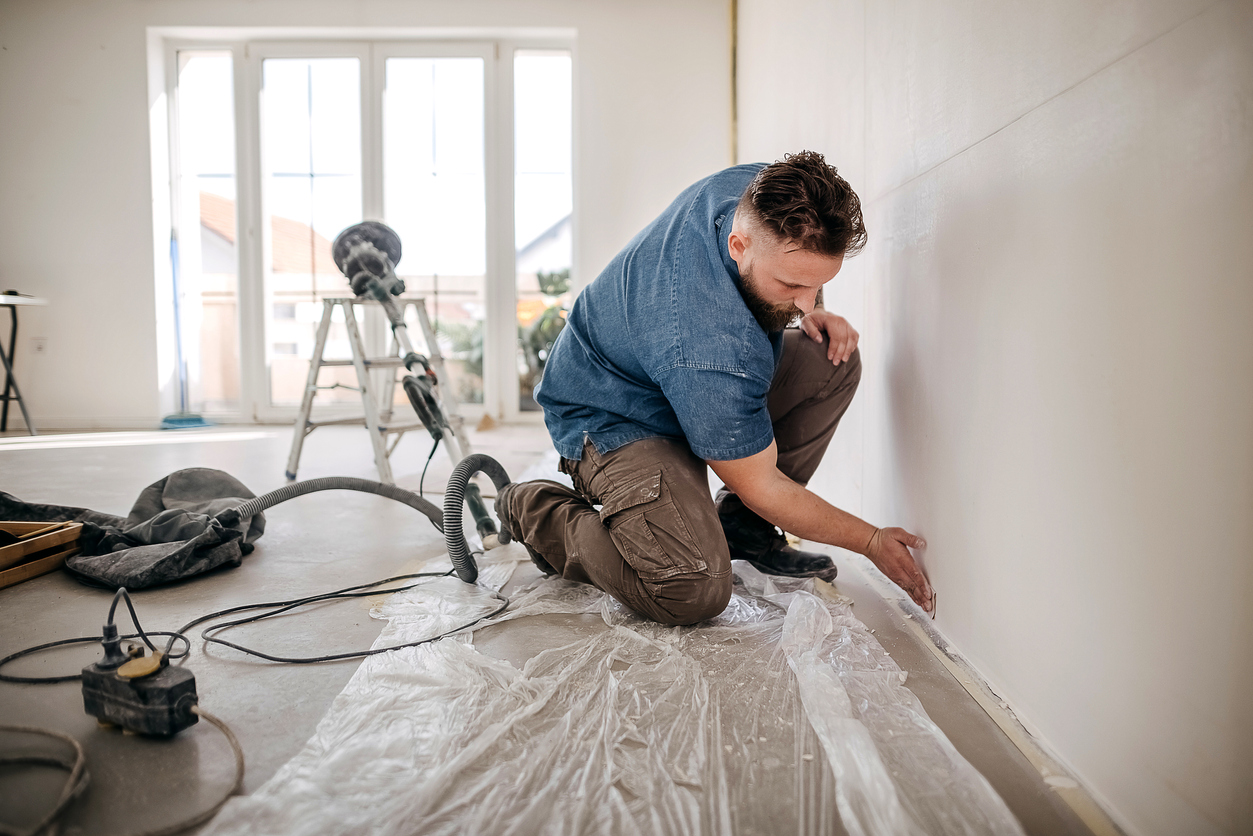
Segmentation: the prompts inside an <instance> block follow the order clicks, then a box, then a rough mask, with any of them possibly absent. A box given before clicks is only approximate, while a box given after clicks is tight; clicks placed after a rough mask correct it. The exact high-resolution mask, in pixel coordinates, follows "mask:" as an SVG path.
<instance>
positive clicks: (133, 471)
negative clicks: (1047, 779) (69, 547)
mask: <svg viewBox="0 0 1253 836" xmlns="http://www.w3.org/2000/svg"><path fill="white" fill-rule="evenodd" d="M241 432H242V433H249V434H252V436H251V437H246V438H241V437H240V436H239V433H241ZM176 435H177V434H176ZM117 437H118V436H116V435H114V436H112V438H114V439H116V438H117ZM146 438H148V437H138V438H137V439H136V440H145V439H146ZM193 438H194V439H195V440H194V441H193V440H191V439H193ZM471 440H472V444H473V445H474V447H475V449H476V451H479V452H484V453H487V454H489V455H492V456H494V457H496V458H497V459H498V460H500V461H501V463H502V464H503V465H504V466H505V468H506V469H507V470H508V471H509V472H510V473H511V474H513V475H515V476H516V475H517V474H520V473H521V472H522V471H524V470H525V469H526V468H527V467H529V466H530V465H532V464H533V463H535V462H536V461H538V460H539V459H540V458H541V457H542V456H543V455H544V453H545V452H546V451H547V450H548V449H550V448H549V445H548V442H547V438H546V437H545V435H544V432H543V429H542V427H539V426H527V427H499V428H497V429H495V430H493V431H490V432H485V433H475V434H473V435H472V439H471ZM178 441H179V442H180V443H172V441H171V440H169V439H168V437H167V440H165V441H164V443H162V442H163V438H162V437H161V436H156V442H157V443H145V444H138V445H134V446H72V447H52V448H44V447H40V448H33V449H32V448H23V449H14V448H12V447H7V446H5V445H3V444H0V490H3V491H6V492H8V493H11V494H14V495H15V496H17V497H19V498H21V499H24V500H31V501H42V502H48V503H53V504H58V505H78V506H84V507H88V508H93V509H96V510H100V511H107V512H111V513H115V514H123V515H124V514H125V513H126V512H127V511H128V510H129V507H130V504H131V502H132V501H133V500H134V498H135V497H136V496H137V495H138V494H139V492H140V490H142V489H143V488H144V487H145V486H146V485H148V484H150V483H152V482H154V481H156V480H158V479H160V478H161V477H163V476H165V475H167V474H169V473H170V472H172V471H174V470H178V469H180V468H184V467H197V466H207V467H217V468H220V469H222V470H225V471H227V472H229V473H232V474H234V475H235V476H237V477H238V478H240V479H241V480H242V481H243V482H244V483H245V484H246V485H248V486H249V487H250V488H251V489H252V490H254V491H255V492H257V493H262V492H265V491H268V490H272V489H274V488H276V487H279V486H281V485H282V484H283V483H284V482H283V470H284V465H285V462H286V457H287V451H288V448H289V445H290V442H291V431H290V430H288V429H285V428H265V427H246V428H244V427H234V428H219V429H216V430H210V431H204V432H200V433H198V434H197V435H195V436H191V435H183V436H181V437H179V438H178ZM429 446H430V443H429V438H428V437H427V436H425V435H422V436H418V435H416V434H414V435H411V436H409V437H407V438H406V439H404V441H403V442H402V443H401V445H400V447H399V449H398V450H397V452H396V454H395V456H394V457H393V469H394V471H395V473H396V478H397V482H398V483H400V484H402V485H405V486H406V487H412V488H416V487H417V483H418V477H419V474H420V472H421V468H422V464H423V462H424V461H425V459H426V454H427V452H428V451H429ZM450 468H451V464H450V463H449V462H447V461H446V460H445V459H444V456H443V452H442V450H441V451H440V452H439V453H438V454H437V456H436V459H435V460H434V461H433V462H432V465H431V469H430V472H429V473H428V474H427V477H426V485H427V486H428V488H430V487H434V488H435V489H436V490H438V489H439V488H440V487H441V486H442V485H443V484H444V481H445V480H446V477H447V475H448V472H449V470H450ZM299 475H300V477H301V478H312V477H315V476H325V475H348V476H362V477H366V478H369V477H371V476H373V475H374V474H373V467H372V464H371V458H370V451H369V445H368V442H367V439H366V436H365V433H363V432H361V430H360V429H356V428H350V427H328V428H324V429H321V430H318V431H317V432H315V433H314V434H313V435H311V436H310V437H309V439H308V440H307V441H306V445H305V453H304V456H303V457H302V463H301V469H300V474H299ZM434 501H436V503H437V504H439V497H438V496H436V497H435V500H434ZM443 551H444V550H443V543H442V538H441V537H440V535H439V534H438V532H437V531H436V530H435V529H434V528H433V527H432V526H431V524H430V523H429V522H428V521H427V520H426V518H425V517H423V516H421V515H420V514H418V513H417V512H415V511H413V510H412V509H409V508H407V507H404V506H401V505H399V504H396V503H393V502H390V501H387V500H384V499H381V498H379V497H374V496H368V495H362V494H354V493H348V492H334V493H322V494H313V495H310V496H307V497H303V498H301V499H297V500H294V501H292V502H289V503H287V504H285V505H282V506H279V507H277V508H275V509H273V510H272V511H270V512H269V513H268V514H267V527H266V532H265V535H264V537H263V538H262V539H261V540H260V542H259V543H258V548H257V550H256V551H255V552H254V553H253V554H252V555H251V556H249V557H247V558H245V560H244V563H243V565H242V566H241V567H239V568H237V569H234V570H228V571H222V572H217V573H213V574H210V575H207V576H204V577H202V578H200V579H197V580H194V581H190V582H186V583H183V584H179V585H175V586H171V587H166V588H161V589H156V590H150V591H141V592H138V593H136V594H135V596H134V599H135V605H136V608H137V610H138V612H139V615H140V618H141V619H142V620H143V624H144V627H145V629H148V630H173V629H177V628H178V627H179V626H181V625H182V624H184V623H185V622H187V621H189V620H191V618H193V617H195V616H197V615H201V614H205V613H208V612H211V611H214V610H218V609H222V608H225V607H229V606H234V605H238V604H242V603H250V602H256V601H272V600H279V599H285V598H295V597H299V596H302V595H307V594H314V593H318V592H324V591H328V590H332V589H337V588H341V587H346V586H351V585H355V584H360V583H364V582H367V581H371V580H375V579H379V578H383V577H388V576H391V575H396V574H401V573H405V572H411V571H415V569H416V568H417V567H418V566H420V565H421V563H422V562H423V561H425V560H427V559H430V558H434V557H437V556H439V555H441V554H442V553H443ZM836 559H837V562H840V560H841V559H840V558H839V557H838V556H837V558H836ZM534 571H535V570H534V569H533V568H532V567H530V566H529V565H526V564H523V567H522V568H521V569H520V570H519V572H518V573H517V575H515V578H514V580H513V581H512V582H511V586H517V585H519V584H522V583H525V582H526V580H527V579H528V577H529V576H530V574H529V573H532V572H534ZM836 586H837V588H838V589H839V591H840V592H842V593H844V594H845V595H848V596H849V597H851V598H852V599H853V600H854V602H855V612H856V614H857V615H858V617H859V618H860V619H861V620H862V621H863V622H865V623H866V624H867V625H868V626H869V627H871V628H873V629H874V630H875V631H876V635H877V637H878V638H879V641H880V642H881V643H882V644H883V646H884V647H885V649H887V650H888V652H889V653H891V655H892V657H893V658H894V659H895V660H896V661H897V663H898V664H899V665H900V666H901V667H902V668H903V669H905V670H906V671H908V672H909V678H908V682H907V686H908V687H909V688H910V689H911V690H913V692H914V693H915V694H916V695H917V696H918V698H919V700H920V701H921V702H922V704H923V705H924V707H925V708H926V710H927V712H928V713H929V714H930V715H931V717H932V719H933V720H934V721H935V722H936V724H937V725H939V726H940V728H941V729H943V730H944V732H945V733H946V734H947V735H948V736H949V738H950V739H951V740H952V741H953V743H954V745H955V746H956V747H957V749H958V750H959V751H960V752H961V753H962V754H963V755H964V756H965V757H966V758H967V759H968V760H969V761H970V762H971V763H972V764H973V765H974V766H975V767H976V768H977V769H979V770H980V772H982V773H983V774H984V775H985V776H986V777H987V778H988V780H989V781H990V782H991V783H992V785H993V786H994V787H995V788H996V790H997V791H998V792H1000V794H1001V795H1002V797H1003V798H1004V799H1005V801H1006V802H1007V804H1008V805H1009V807H1010V809H1011V810H1013V812H1014V813H1015V814H1016V815H1017V816H1018V818H1019V820H1020V821H1021V822H1022V823H1023V825H1024V827H1025V828H1026V830H1027V831H1028V832H1029V833H1032V834H1086V833H1089V831H1088V830H1087V829H1086V828H1085V827H1084V826H1083V824H1082V823H1081V822H1080V821H1079V820H1078V818H1077V817H1076V816H1075V815H1074V814H1073V813H1072V812H1071V811H1070V809H1069V807H1067V806H1066V805H1065V804H1064V803H1062V801H1061V800H1060V799H1059V798H1058V796H1057V795H1056V794H1055V793H1054V792H1053V791H1052V790H1051V789H1049V787H1048V786H1046V785H1045V784H1044V782H1043V781H1042V780H1041V779H1040V777H1039V775H1038V774H1037V773H1036V771H1035V770H1034V769H1033V768H1032V767H1031V765H1030V763H1028V761H1027V760H1026V758H1025V757H1024V756H1023V755H1022V753H1021V752H1019V750H1018V749H1017V748H1015V746H1014V745H1013V743H1012V742H1011V741H1010V740H1009V739H1008V738H1007V737H1006V736H1005V734H1004V733H1003V732H1002V731H1001V730H1000V728H999V727H997V725H996V724H995V723H994V722H993V721H992V720H991V719H990V718H989V717H988V716H987V714H986V713H984V711H983V709H981V708H980V707H979V705H978V704H977V703H976V702H975V701H974V700H973V699H972V698H971V697H970V696H969V695H968V694H967V693H966V691H965V690H964V689H963V688H962V687H961V685H960V684H959V683H958V682H957V681H956V680H955V679H954V678H953V677H952V675H951V674H950V673H949V672H948V670H947V669H945V667H944V666H943V665H942V664H941V663H940V662H939V661H938V660H937V659H936V657H935V655H934V654H933V653H932V651H931V650H929V649H928V648H927V647H926V646H924V645H923V644H922V643H921V642H920V641H919V639H918V638H917V637H916V634H914V633H912V632H910V631H909V630H907V629H906V628H905V623H904V621H903V619H902V617H901V615H900V613H899V611H897V610H896V609H895V608H894V607H893V606H891V605H890V604H889V603H887V602H886V601H884V599H883V598H882V597H881V596H880V595H879V594H878V593H877V592H876V591H875V590H874V589H873V588H872V587H871V586H870V585H869V584H868V583H866V582H865V581H864V579H862V578H861V576H860V574H859V573H858V572H857V571H856V570H850V567H849V566H848V565H847V564H844V565H842V567H841V573H840V577H839V579H838V580H837V582H836ZM506 591H508V590H506ZM374 602H375V599H358V600H354V601H344V602H338V603H334V604H327V605H322V606H319V607H316V608H312V609H310V610H308V611H304V612H301V613H299V614H293V615H291V616H285V617H282V618H279V619H274V620H271V621H268V622H264V623H262V624H259V625H252V626H249V627H244V628H241V629H239V630H238V631H236V632H235V634H234V636H233V637H232V638H233V640H235V641H238V642H240V643H242V644H245V645H249V646H253V647H256V648H258V649H262V650H266V651H268V652H272V653H277V654H281V655H288V654H290V655H316V654H327V653H334V652H343V651H345V650H350V649H357V648H362V649H363V648H368V647H369V646H370V645H371V643H372V642H373V641H374V640H375V638H377V636H378V634H379V632H380V630H381V627H382V623H381V622H378V621H375V620H373V619H371V618H370V617H369V614H368V611H369V608H370V606H372V604H373V603H374ZM108 604H109V594H108V593H107V592H105V591H103V590H97V589H92V588H89V587H86V586H82V585H81V584H79V583H77V582H75V581H74V580H72V579H71V578H70V577H68V576H67V575H65V574H63V573H60V572H57V573H54V574H50V575H45V576H43V577H41V578H37V579H34V580H31V581H28V582H26V583H24V584H20V585H18V586H15V587H11V588H9V589H5V590H0V656H5V655H8V654H9V653H12V652H14V651H15V650H19V649H21V648H24V647H28V646H31V645H36V644H41V643H44V642H49V641H54V640H57V639H62V638H71V637H75V636H92V635H99V631H100V627H101V624H102V622H103V621H104V618H105V615H106V612H107V609H108ZM600 627H601V625H600V622H599V620H598V619H596V618H594V617H590V616H588V617H570V616H561V617H538V618H531V619H521V620H519V621H514V622H509V623H506V624H504V625H500V626H497V627H491V628H486V629H485V630H483V631H482V632H481V634H480V635H479V637H478V638H477V639H476V646H477V647H478V648H480V649H481V650H482V651H483V652H485V653H489V654H493V655H497V656H499V657H500V658H504V659H508V660H510V661H513V662H515V663H520V662H521V661H523V660H525V659H526V658H528V657H529V656H531V655H534V654H535V653H537V652H539V651H540V650H541V649H543V648H545V647H553V646H560V645H561V644H565V641H563V639H565V638H566V637H568V636H569V635H570V631H572V630H573V631H579V632H581V631H585V630H596V629H600ZM98 655H99V654H98V650H97V648H96V646H93V645H87V646H81V647H78V648H73V649H66V650H60V651H55V652H50V653H48V654H46V655H40V656H38V657H34V658H30V659H25V660H21V661H20V662H17V663H14V664H12V665H10V666H6V668H5V673H10V674H18V675H29V676H48V675H59V674H62V673H72V672H75V671H77V670H79V669H81V667H82V666H83V665H85V664H88V663H89V662H91V661H93V660H94V659H95V658H96V657H97V656H98ZM186 664H187V667H188V668H189V669H190V670H192V671H193V672H194V673H195V675H196V680H197V689H198V692H199V694H200V704H201V706H202V707H203V708H204V709H205V710H207V711H209V712H211V713H213V714H215V715H217V716H218V717H220V718H222V719H223V720H225V721H226V722H227V723H228V724H229V725H230V726H231V728H232V729H233V730H234V731H235V734H236V735H237V736H238V738H239V740H240V742H241V744H242V746H243V748H244V751H245V754H246V757H247V761H248V770H247V774H246V776H245V781H244V787H245V791H246V792H251V791H254V790H255V789H256V788H257V787H259V786H261V784H263V783H264V782H265V781H266V780H268V779H269V778H270V777H271V776H273V774H274V773H275V772H276V771H277V770H278V768H279V767H280V766H282V764H284V763H285V762H286V761H287V760H288V759H289V758H291V757H292V756H293V755H294V754H295V753H296V752H297V751H299V750H300V749H301V747H302V746H303V744H304V742H305V741H306V740H307V739H308V738H309V736H310V735H311V734H312V732H313V730H314V728H315V726H316V725H317V722H318V720H319V719H320V718H321V717H322V715H323V714H324V713H325V711H326V709H327V708H328V707H329V706H330V704H331V701H332V700H334V698H335V697H336V696H337V695H338V694H339V692H340V691H341V689H342V688H343V686H344V685H345V684H346V683H347V681H348V680H349V678H351V676H352V675H353V673H354V671H355V670H356V668H357V665H358V662H356V661H349V662H338V663H332V664H317V665H299V666H297V665H279V664H273V663H268V662H262V661H258V660H256V659H252V658H249V657H244V656H242V655H241V654H239V653H235V652H233V651H230V650H226V649H210V650H205V649H203V646H202V645H201V644H200V643H199V642H195V643H194V644H193V650H192V654H191V656H190V658H189V660H188V661H187V663H186ZM0 718H3V719H2V720H0V723H4V724H21V725H33V726H41V727H47V728H51V729H55V730H57V731H61V732H64V733H66V734H69V735H71V736H73V737H74V738H76V739H77V740H78V741H80V742H81V743H82V744H83V746H84V748H85V749H86V753H87V758H88V769H89V770H90V772H91V784H90V786H89V788H88V790H87V792H86V794H85V795H84V797H82V798H80V799H79V800H77V801H76V802H74V804H73V805H72V807H71V809H70V811H69V813H68V814H67V816H66V817H65V819H64V821H65V823H66V825H67V826H68V827H69V828H70V829H69V830H68V831H67V832H74V829H75V828H77V829H78V832H81V833H83V834H113V833H117V834H121V833H132V832H136V831H139V830H145V829H149V828H154V827H159V826H162V825H166V824H169V823H172V822H174V821H177V820H180V819H183V818H186V817H188V816H190V815H192V814H194V813H195V812H197V811H199V810H201V809H204V808H205V807H208V806H209V805H211V804H212V803H213V802H214V801H216V800H217V798H219V797H220V796H221V794H222V793H223V792H224V791H225V789H226V787H228V786H229V784H230V780H231V774H232V768H233V764H232V759H231V756H230V752H229V749H228V747H227V745H226V743H225V741H224V739H223V738H222V736H221V735H220V734H219V733H218V731H217V730H215V729H214V728H212V727H211V726H209V725H208V724H207V723H200V724H198V725H197V726H196V727H194V728H192V729H190V730H188V731H186V732H184V733H182V734H179V735H177V736H176V737H174V738H173V739H171V740H166V741H156V740H148V739H145V738H140V737H132V736H127V735H123V734H120V733H118V732H116V731H111V730H105V729H101V728H99V727H97V725H96V722H95V720H94V719H93V718H91V717H89V716H87V715H86V714H84V713H83V709H82V697H81V692H80V690H79V684H78V683H77V682H69V683H63V684H58V685H42V686H36V685H17V684H10V683H0ZM57 748H58V747H57V746H54V745H52V744H49V743H45V742H43V741H37V740H35V739H33V738H29V737H19V736H15V735H7V734H6V735H0V750H5V751H11V750H13V749H23V750H40V751H48V750H49V749H53V750H56V749H57ZM61 780H62V775H61V774H60V773H56V772H54V771H51V770H34V769H22V770H8V771H5V772H0V821H4V822H5V823H7V824H10V825H16V826H19V827H20V826H23V825H29V824H32V823H33V822H34V821H36V820H37V819H38V818H39V816H40V814H41V812H42V811H43V810H44V809H46V808H47V807H48V806H49V805H50V804H51V803H52V802H53V800H54V799H55V796H56V793H57V792H58V790H59V786H60V782H61Z"/></svg>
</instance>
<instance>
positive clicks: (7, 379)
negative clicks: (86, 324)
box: [0, 293, 48, 435]
mask: <svg viewBox="0 0 1253 836" xmlns="http://www.w3.org/2000/svg"><path fill="white" fill-rule="evenodd" d="M46 304H48V300H47V299H39V298H37V297H34V296H21V295H14V294H10V293H0V308H8V309H9V322H10V324H11V325H12V327H11V328H10V330H9V352H8V354H7V355H6V354H5V351H4V346H3V345H0V361H3V365H4V394H3V395H2V396H0V401H3V403H4V406H3V407H0V432H5V431H7V430H8V429H9V401H17V406H18V408H19V409H21V410H22V418H23V419H24V420H25V421H26V429H27V430H29V431H30V434H31V435H38V434H39V433H37V432H36V431H35V425H34V424H32V423H31V422H30V415H29V414H28V413H27V412H26V401H24V400H22V392H21V390H20V389H18V388H17V381H16V380H14V378H13V364H14V363H15V362H16V352H17V309H18V308H20V307H22V306H24V305H46ZM10 390H12V393H13V394H9V392H10Z"/></svg>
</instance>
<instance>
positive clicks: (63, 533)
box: [0, 521, 83, 589]
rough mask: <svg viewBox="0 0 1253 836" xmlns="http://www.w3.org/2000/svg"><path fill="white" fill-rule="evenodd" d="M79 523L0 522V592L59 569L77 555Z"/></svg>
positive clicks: (81, 527) (80, 530) (80, 524)
mask: <svg viewBox="0 0 1253 836" xmlns="http://www.w3.org/2000/svg"><path fill="white" fill-rule="evenodd" d="M82 530H83V524H82V523H76V522H56V523H48V522H15V521H14V522H6V521H0V543H2V544H6V545H0V589H3V588H4V587H6V586H13V585H14V584H18V583H21V582H22V581H27V580H30V579H31V578H35V577H38V576H40V575H43V574H47V573H48V572H51V571H53V570H55V569H59V568H60V567H61V564H62V563H64V562H65V558H67V557H70V556H72V555H74V554H77V553H78V538H79V535H80V534H81V533H82Z"/></svg>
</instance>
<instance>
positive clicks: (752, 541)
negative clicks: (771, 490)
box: [715, 488, 836, 581]
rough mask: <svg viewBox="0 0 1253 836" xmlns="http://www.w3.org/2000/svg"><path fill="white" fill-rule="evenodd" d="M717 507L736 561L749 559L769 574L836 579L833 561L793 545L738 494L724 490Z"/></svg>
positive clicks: (719, 494)
mask: <svg viewBox="0 0 1253 836" xmlns="http://www.w3.org/2000/svg"><path fill="white" fill-rule="evenodd" d="M715 504H716V506H717V508H718V519H719V520H721V522H722V531H723V533H724V534H726V537H727V546H728V547H729V548H730V550H731V559H732V560H747V561H748V562H749V563H751V564H753V566H755V567H757V569H759V570H760V571H762V572H764V573H766V574H767V575H783V576H785V577H789V578H821V579H822V580H824V581H832V580H834V579H835V574H836V567H835V564H834V563H832V562H831V558H829V557H827V556H826V555H825V554H819V553H818V552H807V551H802V550H801V549H797V548H793V547H792V546H789V545H788V542H787V538H786V537H784V536H783V534H782V532H780V531H779V529H777V528H775V527H774V526H773V525H771V524H770V523H768V522H766V521H765V520H763V519H762V518H761V517H759V516H757V514H755V513H753V511H751V510H750V509H748V508H747V507H745V505H744V503H743V502H742V501H741V500H740V498H739V497H738V496H736V495H735V494H733V493H731V492H729V491H727V490H726V489H725V488H723V489H722V490H720V491H719V492H718V498H717V499H716V500H715Z"/></svg>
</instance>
